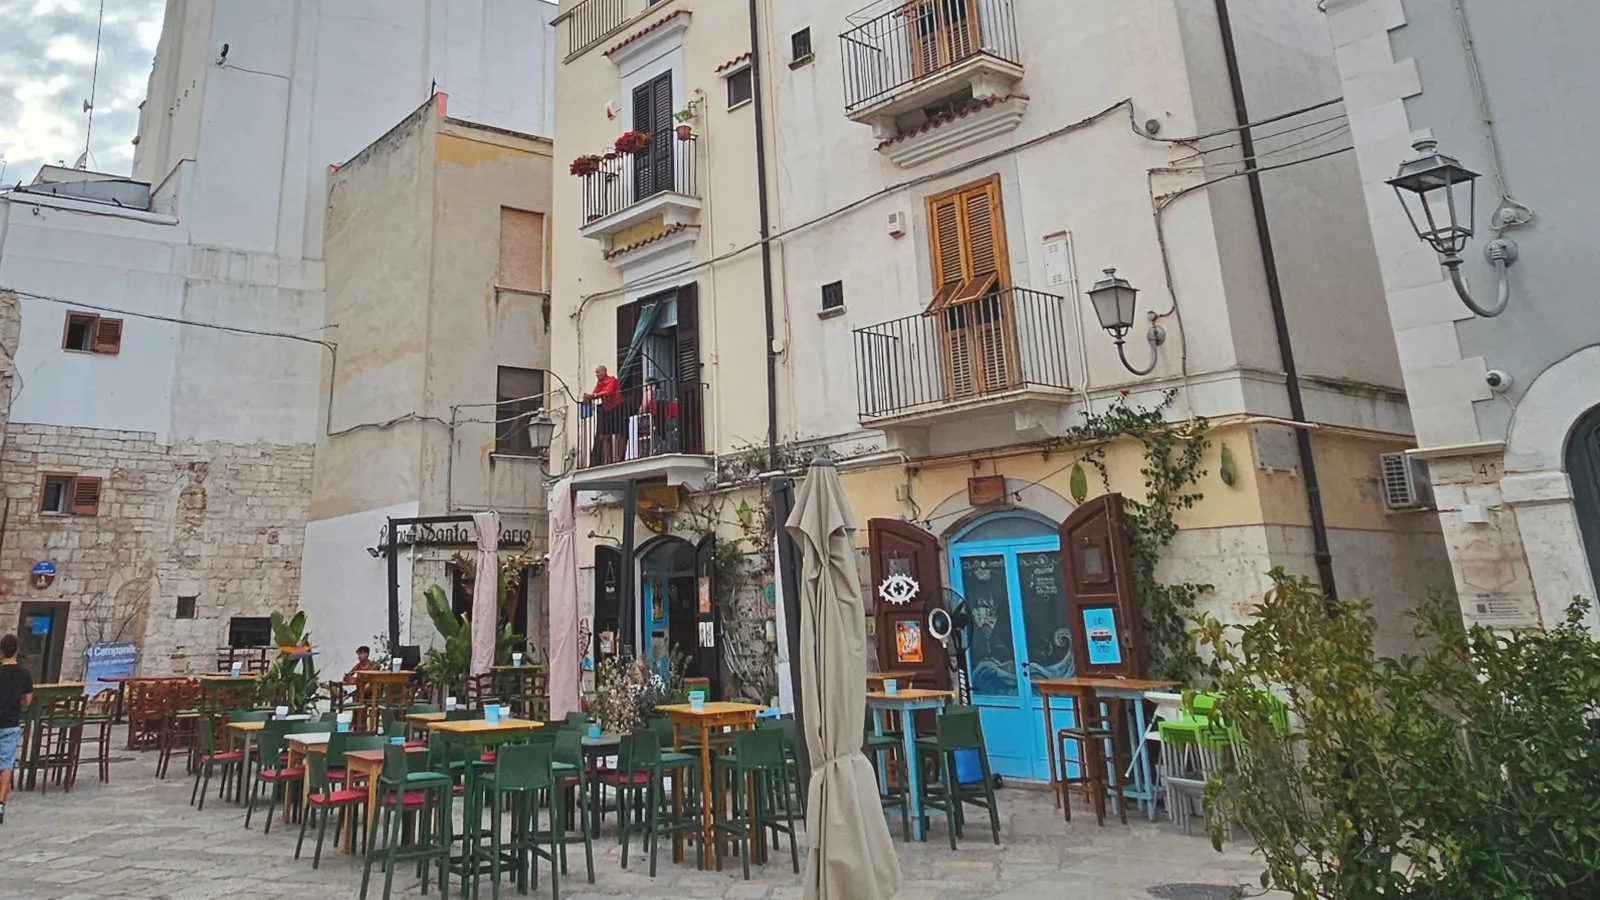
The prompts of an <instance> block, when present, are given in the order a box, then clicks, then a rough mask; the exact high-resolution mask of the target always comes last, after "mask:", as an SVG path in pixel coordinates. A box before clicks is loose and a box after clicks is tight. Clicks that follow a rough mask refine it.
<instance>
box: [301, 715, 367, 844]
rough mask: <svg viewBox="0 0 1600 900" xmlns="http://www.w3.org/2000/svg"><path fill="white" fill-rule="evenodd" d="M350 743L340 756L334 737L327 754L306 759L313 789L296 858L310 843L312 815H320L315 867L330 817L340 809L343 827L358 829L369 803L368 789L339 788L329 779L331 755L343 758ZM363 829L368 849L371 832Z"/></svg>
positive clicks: (308, 778) (364, 840)
mask: <svg viewBox="0 0 1600 900" xmlns="http://www.w3.org/2000/svg"><path fill="white" fill-rule="evenodd" d="M333 737H334V738H335V739H336V738H341V737H344V735H339V734H336V735H334V736H333ZM347 746H348V745H343V746H340V747H339V749H338V756H337V757H335V756H334V748H335V744H334V741H333V740H331V739H330V740H329V741H328V752H327V753H325V754H324V753H313V754H312V755H311V756H309V757H307V758H306V786H307V788H308V789H309V793H307V795H306V808H305V810H304V811H303V812H302V813H301V814H300V837H299V839H298V840H296V841H295V843H294V858H295V859H299V858H300V851H301V849H302V848H303V847H304V846H305V842H306V826H307V825H309V824H310V823H311V819H312V817H313V816H316V818H317V820H318V824H317V849H316V852H315V853H313V854H312V856H311V868H313V869H315V868H318V867H320V866H321V865H322V842H323V839H324V838H326V837H327V834H328V817H329V816H330V815H332V814H333V813H334V812H335V811H337V812H338V813H339V827H340V828H354V827H355V823H356V822H359V821H361V817H360V812H361V807H362V806H364V805H365V804H366V802H367V792H366V791H365V790H357V789H353V788H344V787H339V788H335V786H334V782H333V781H331V780H330V779H329V778H328V760H329V759H330V758H336V759H340V760H342V759H343V758H344V750H345V749H347ZM362 831H363V834H362V836H361V840H362V850H363V851H365V850H366V849H367V848H366V840H367V835H366V834H365V833H364V832H365V831H366V829H365V828H363V829H362ZM336 833H337V832H336Z"/></svg>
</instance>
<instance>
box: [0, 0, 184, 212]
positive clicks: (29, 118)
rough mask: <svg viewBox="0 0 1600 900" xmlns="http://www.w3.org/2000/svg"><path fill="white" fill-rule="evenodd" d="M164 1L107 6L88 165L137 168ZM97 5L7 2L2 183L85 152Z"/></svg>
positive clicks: (58, 0)
mask: <svg viewBox="0 0 1600 900" xmlns="http://www.w3.org/2000/svg"><path fill="white" fill-rule="evenodd" d="M165 5H166V4H165V3H164V0H108V2H107V3H106V4H105V25H104V29H103V32H102V34H101V39H100V71H99V83H98V86H97V88H96V92H95V94H96V96H95V110H94V136H93V138H94V139H93V143H92V145H91V147H90V154H89V160H90V163H91V167H92V168H95V169H98V170H100V171H104V172H116V173H126V172H129V171H130V170H131V169H132V165H133V146H132V144H131V143H130V141H131V140H132V138H133V136H134V134H135V132H136V131H137V129H138V124H139V109H138V107H139V102H140V101H141V100H143V99H144V91H145V83H146V81H147V80H148V78H149V75H150V62H151V59H152V58H153V57H154V55H155V48H156V41H157V40H158V39H159V38H160V36H161V15H162V11H163V7H164V6H165ZM100 7H101V4H100V3H99V0H0V22H5V23H6V27H5V28H4V29H0V160H5V162H6V165H5V168H4V174H3V176H0V178H3V181H4V182H5V183H7V184H14V183H16V182H17V181H19V180H21V181H27V180H31V179H32V178H33V176H34V175H35V174H36V173H37V172H38V170H39V167H40V166H42V165H45V164H48V163H57V162H60V161H65V162H66V163H67V164H68V165H71V164H72V163H73V162H74V161H76V160H77V158H78V155H79V154H80V153H82V152H83V146H84V145H83V141H84V133H85V126H86V124H87V117H86V116H85V115H84V112H83V101H84V100H85V99H87V98H88V96H89V86H90V82H91V79H92V78H93V73H94V64H95V28H96V20H97V18H98V16H99V14H100Z"/></svg>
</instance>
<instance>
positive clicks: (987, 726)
mask: <svg viewBox="0 0 1600 900" xmlns="http://www.w3.org/2000/svg"><path fill="white" fill-rule="evenodd" d="M950 568H951V572H950V583H951V584H952V585H954V586H955V590H956V591H957V592H959V593H960V594H961V596H962V597H963V598H964V599H965V600H966V603H967V609H968V610H969V611H970V612H971V614H972V618H973V627H972V643H971V646H970V648H969V649H968V660H967V665H968V671H969V672H970V673H971V682H972V702H973V704H974V705H976V706H977V707H978V708H979V712H980V715H981V716H982V720H983V731H984V739H985V741H986V742H987V744H988V748H989V763H990V765H991V766H992V767H993V768H994V770H995V772H997V773H999V774H1000V775H1003V776H1006V777H1010V778H1021V779H1028V780H1033V781H1045V780H1048V779H1049V777H1050V766H1049V760H1048V757H1047V756H1046V747H1045V742H1044V741H1045V738H1044V720H1043V715H1042V710H1041V708H1040V705H1039V700H1040V698H1039V695H1038V694H1037V692H1035V691H1034V690H1033V688H1032V686H1031V684H1030V682H1029V679H1028V674H1029V673H1031V674H1032V677H1034V678H1059V677H1064V676H1066V675H1070V674H1071V672H1072V653H1071V638H1070V633H1069V631H1068V629H1067V614H1066V613H1067V610H1066V596H1065V593H1064V591H1065V583H1064V582H1063V580H1062V578H1061V553H1060V550H1059V549H1058V542H1057V539H1056V538H1054V537H1039V538H1026V539H1009V540H998V541H976V542H969V543H958V544H956V545H954V546H952V547H951V550H950ZM1060 724H1065V723H1064V722H1063V723H1060Z"/></svg>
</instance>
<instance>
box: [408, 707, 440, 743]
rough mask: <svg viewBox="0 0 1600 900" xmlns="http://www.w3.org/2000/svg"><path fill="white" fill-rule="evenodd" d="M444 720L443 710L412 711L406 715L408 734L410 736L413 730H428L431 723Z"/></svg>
mask: <svg viewBox="0 0 1600 900" xmlns="http://www.w3.org/2000/svg"><path fill="white" fill-rule="evenodd" d="M443 721H444V713H442V712H425V713H410V714H409V715H407V716H406V736H407V737H409V736H410V735H411V733H412V732H413V731H418V732H426V731H427V730H428V726H429V725H432V724H433V723H434V722H443Z"/></svg>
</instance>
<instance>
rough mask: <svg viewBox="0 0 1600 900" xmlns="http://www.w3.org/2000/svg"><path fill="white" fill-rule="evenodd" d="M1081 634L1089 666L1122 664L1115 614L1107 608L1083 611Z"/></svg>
mask: <svg viewBox="0 0 1600 900" xmlns="http://www.w3.org/2000/svg"><path fill="white" fill-rule="evenodd" d="M1083 633H1084V637H1085V640H1086V642H1087V644H1088V646H1089V665H1091V666H1117V665H1121V664H1122V647H1121V645H1120V644H1119V642H1118V641H1117V614H1116V611H1115V610H1113V609H1112V608H1110V607H1108V606H1102V607H1098V608H1095V609H1086V610H1084V611H1083Z"/></svg>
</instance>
